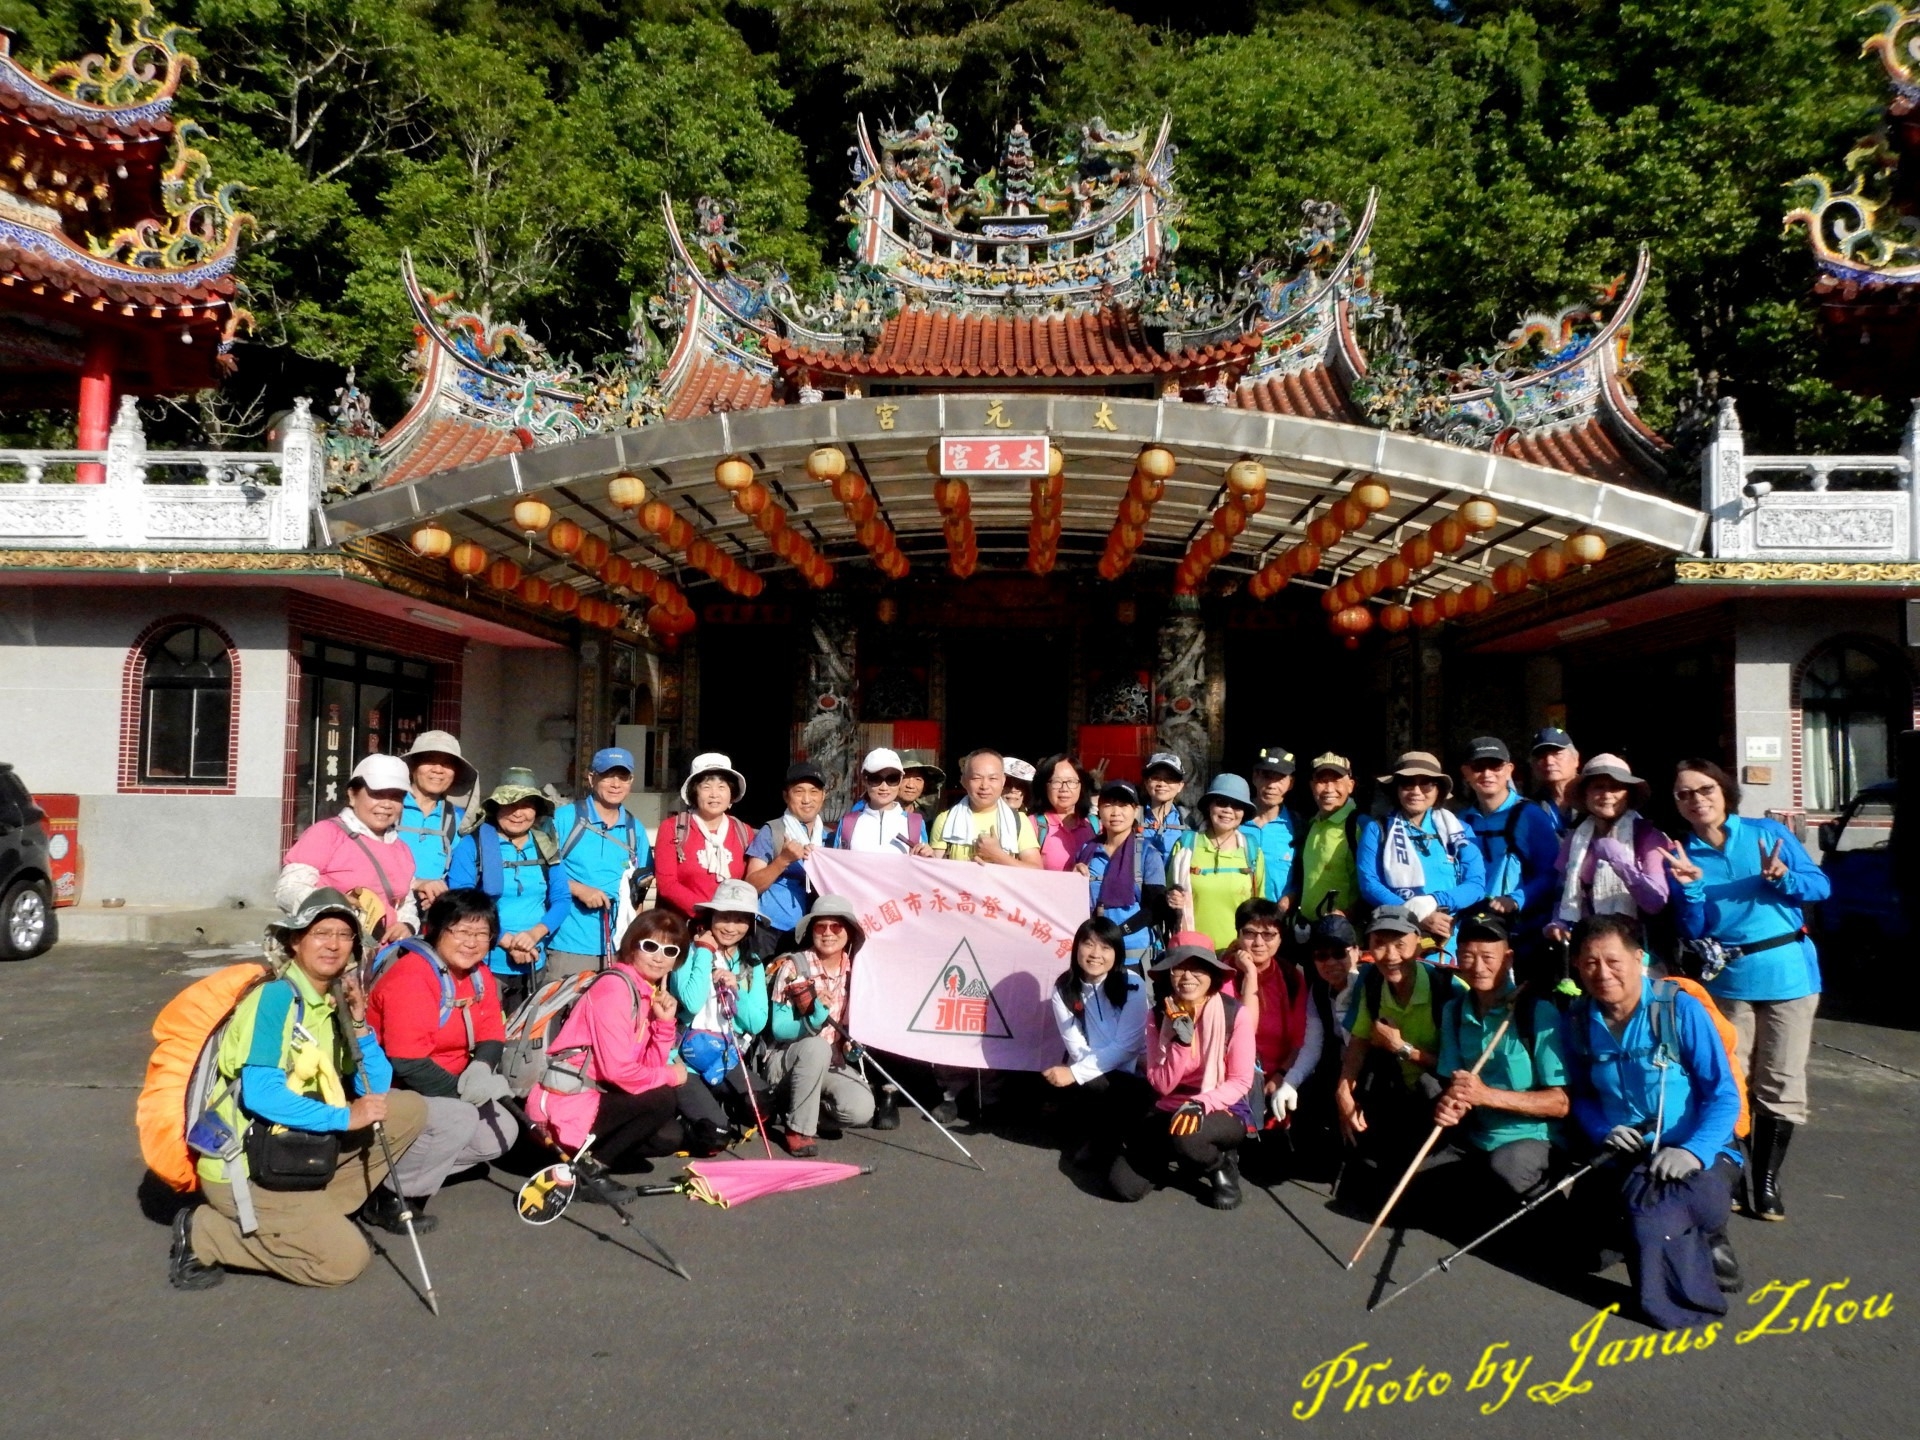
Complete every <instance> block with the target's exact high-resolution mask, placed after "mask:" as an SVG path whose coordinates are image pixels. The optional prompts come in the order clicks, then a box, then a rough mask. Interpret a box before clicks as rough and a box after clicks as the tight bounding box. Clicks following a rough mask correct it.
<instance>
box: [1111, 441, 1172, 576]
mask: <svg viewBox="0 0 1920 1440" xmlns="http://www.w3.org/2000/svg"><path fill="white" fill-rule="evenodd" d="M1178 463H1179V462H1178V461H1176V460H1175V459H1174V458H1173V452H1172V451H1171V450H1169V449H1167V448H1166V447H1165V446H1162V445H1149V446H1148V447H1147V448H1146V449H1144V450H1142V451H1141V452H1140V454H1139V455H1138V456H1137V457H1136V458H1135V459H1134V462H1133V478H1132V479H1130V480H1128V481H1127V494H1126V498H1125V499H1123V500H1122V501H1121V502H1120V513H1119V514H1118V515H1116V516H1115V517H1114V521H1113V529H1112V530H1110V531H1108V532H1107V550H1106V553H1105V554H1104V555H1102V556H1101V557H1100V567H1099V568H1100V576H1101V578H1102V579H1103V580H1118V579H1119V578H1120V577H1121V576H1122V575H1124V574H1126V573H1127V567H1128V566H1130V565H1132V564H1133V557H1134V553H1135V552H1136V551H1137V550H1139V548H1140V542H1141V541H1142V540H1144V539H1145V538H1146V534H1147V522H1148V521H1149V520H1151V519H1152V518H1153V507H1154V506H1155V505H1158V504H1159V503H1160V501H1161V498H1162V497H1163V496H1165V495H1166V493H1167V480H1168V478H1169V477H1171V476H1172V474H1173V472H1174V469H1175V467H1176V466H1177V465H1178Z"/></svg>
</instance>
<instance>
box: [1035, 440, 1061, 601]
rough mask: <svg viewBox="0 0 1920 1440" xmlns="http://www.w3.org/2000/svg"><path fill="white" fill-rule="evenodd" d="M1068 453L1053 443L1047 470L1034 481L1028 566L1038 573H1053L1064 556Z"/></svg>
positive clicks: (1050, 447) (1049, 450) (1048, 456)
mask: <svg viewBox="0 0 1920 1440" xmlns="http://www.w3.org/2000/svg"><path fill="white" fill-rule="evenodd" d="M1066 468H1067V464H1066V456H1064V455H1062V454H1061V453H1060V451H1059V450H1058V449H1057V448H1055V447H1054V446H1052V445H1049V446H1048V447H1047V474H1046V478H1045V479H1042V480H1035V481H1032V482H1031V483H1030V484H1029V486H1028V489H1029V490H1030V491H1031V492H1032V498H1031V500H1030V501H1029V504H1030V505H1031V506H1032V508H1033V519H1032V521H1031V522H1030V523H1029V524H1028V525H1027V569H1029V570H1031V571H1032V572H1033V573H1034V574H1036V575H1051V574H1052V573H1053V566H1054V562H1055V561H1056V560H1058V559H1059V558H1060V512H1061V507H1062V506H1063V505H1064V504H1065V502H1066V496H1067V482H1066V477H1065V475H1064V473H1063V472H1064V471H1065V470H1066Z"/></svg>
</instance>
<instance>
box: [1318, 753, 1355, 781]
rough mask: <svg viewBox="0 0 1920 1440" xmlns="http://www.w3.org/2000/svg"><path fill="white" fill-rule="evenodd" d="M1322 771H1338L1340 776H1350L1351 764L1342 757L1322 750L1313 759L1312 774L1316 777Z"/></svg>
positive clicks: (1351, 772)
mask: <svg viewBox="0 0 1920 1440" xmlns="http://www.w3.org/2000/svg"><path fill="white" fill-rule="evenodd" d="M1322 770H1338V771H1339V772H1340V773H1341V774H1342V775H1352V774H1353V762H1352V761H1351V760H1349V759H1347V757H1346V756H1344V755H1336V754H1334V753H1333V751H1331V750H1323V751H1321V752H1320V753H1319V754H1318V755H1316V756H1314V757H1313V773H1314V774H1316V775H1318V774H1319V773H1320V772H1321V771H1322Z"/></svg>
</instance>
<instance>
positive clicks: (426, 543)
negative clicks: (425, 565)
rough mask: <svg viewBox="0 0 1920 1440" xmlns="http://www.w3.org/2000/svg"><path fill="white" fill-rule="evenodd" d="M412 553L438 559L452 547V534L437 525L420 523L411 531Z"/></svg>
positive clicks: (429, 558)
mask: <svg viewBox="0 0 1920 1440" xmlns="http://www.w3.org/2000/svg"><path fill="white" fill-rule="evenodd" d="M412 543H413V553H414V554H416V555H418V556H420V557H421V558H422V559H426V560H438V559H439V558H440V557H441V556H443V555H445V554H446V553H447V552H448V551H449V550H451V549H453V536H452V535H451V534H450V533H448V532H447V531H446V530H443V529H441V527H440V526H438V525H422V526H421V527H420V528H419V529H418V530H416V531H414V532H413V537H412Z"/></svg>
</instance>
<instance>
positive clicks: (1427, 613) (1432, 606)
mask: <svg viewBox="0 0 1920 1440" xmlns="http://www.w3.org/2000/svg"><path fill="white" fill-rule="evenodd" d="M1413 623H1414V624H1416V625H1418V626H1419V627H1420V628H1421V629H1422V630H1428V629H1431V628H1432V627H1433V626H1435V625H1438V624H1439V623H1440V606H1439V605H1438V603H1436V602H1435V601H1432V600H1428V599H1425V598H1422V599H1419V600H1416V601H1414V602H1413Z"/></svg>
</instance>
